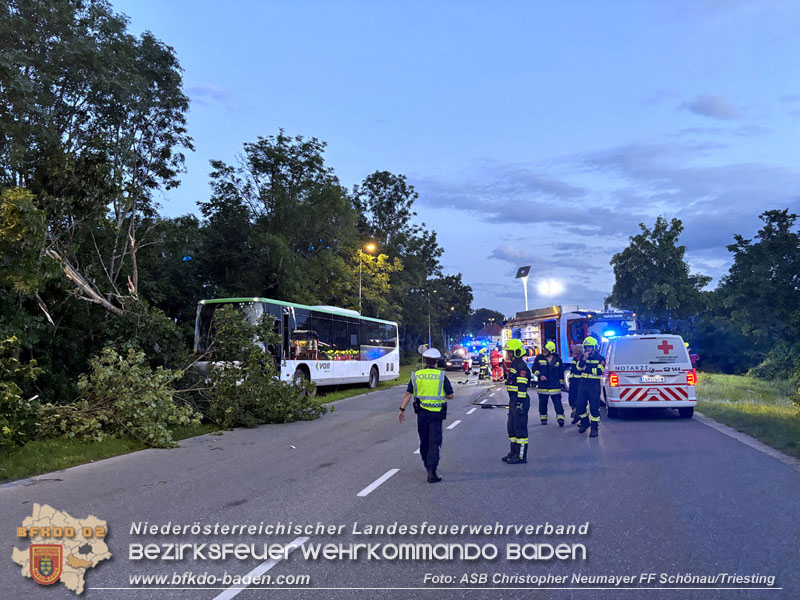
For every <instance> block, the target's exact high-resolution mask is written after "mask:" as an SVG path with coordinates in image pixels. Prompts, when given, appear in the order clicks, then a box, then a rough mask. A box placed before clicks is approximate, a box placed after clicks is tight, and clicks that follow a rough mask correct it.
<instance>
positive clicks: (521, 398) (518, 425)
mask: <svg viewBox="0 0 800 600" xmlns="http://www.w3.org/2000/svg"><path fill="white" fill-rule="evenodd" d="M506 350H507V351H508V353H509V355H510V356H511V357H512V362H511V365H510V366H509V368H508V377H507V379H506V390H507V391H508V423H507V429H508V441H509V442H510V449H509V451H508V454H507V455H506V456H504V457H503V462H504V463H507V464H509V465H519V464H524V463H527V462H528V409H530V407H531V400H530V398H528V385H529V383H530V377H531V374H530V369H529V367H528V365H527V364H526V363H525V361H524V360H522V355H523V354H525V348H524V347H523V346H522V341H521V340H518V339H510V340H508V341H507V342H506Z"/></svg>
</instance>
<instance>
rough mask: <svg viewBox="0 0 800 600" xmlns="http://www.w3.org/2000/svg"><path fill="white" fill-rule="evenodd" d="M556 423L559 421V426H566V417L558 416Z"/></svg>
mask: <svg viewBox="0 0 800 600" xmlns="http://www.w3.org/2000/svg"><path fill="white" fill-rule="evenodd" d="M556 421H558V426H559V427H563V426H564V415H556Z"/></svg>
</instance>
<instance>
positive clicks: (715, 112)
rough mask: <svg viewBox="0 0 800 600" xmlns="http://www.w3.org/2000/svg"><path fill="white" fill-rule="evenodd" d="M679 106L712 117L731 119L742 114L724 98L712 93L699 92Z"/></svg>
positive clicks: (737, 117)
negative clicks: (698, 94)
mask: <svg viewBox="0 0 800 600" xmlns="http://www.w3.org/2000/svg"><path fill="white" fill-rule="evenodd" d="M680 108H682V109H685V110H688V111H689V112H693V113H694V114H696V115H701V116H703V117H710V118H712V119H721V120H732V119H739V118H741V116H742V114H741V113H740V112H739V110H737V109H736V108H734V106H733V105H732V104H731V103H730V102H728V101H727V100H726V99H725V98H723V97H722V96H716V95H713V94H701V95H700V96H697V97H696V98H695V99H694V100H691V101H690V102H684V103H683V104H681V105H680Z"/></svg>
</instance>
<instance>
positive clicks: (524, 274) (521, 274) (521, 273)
mask: <svg viewBox="0 0 800 600" xmlns="http://www.w3.org/2000/svg"><path fill="white" fill-rule="evenodd" d="M530 271H531V267H530V265H528V266H525V267H520V268H519V269H517V275H516V277H515V279H522V289H524V290H525V310H526V311H527V310H528V273H530Z"/></svg>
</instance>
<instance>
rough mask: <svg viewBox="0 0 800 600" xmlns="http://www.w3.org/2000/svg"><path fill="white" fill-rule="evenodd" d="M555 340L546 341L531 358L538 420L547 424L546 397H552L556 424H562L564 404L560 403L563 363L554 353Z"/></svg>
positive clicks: (562, 385) (562, 384)
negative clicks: (536, 395) (532, 358)
mask: <svg viewBox="0 0 800 600" xmlns="http://www.w3.org/2000/svg"><path fill="white" fill-rule="evenodd" d="M555 351H556V345H555V342H547V343H546V344H545V345H544V348H543V349H542V353H541V354H539V355H538V356H537V357H536V358H535V359H534V360H533V366H532V369H533V374H534V375H535V376H536V393H537V394H539V421H540V422H541V424H542V425H547V404H548V399H549V398H552V399H553V407H554V408H555V409H556V420H557V421H558V426H559V427H563V426H564V406H563V405H562V404H561V388H563V387H564V363H562V362H561V357H560V356H558V355H556V354H555Z"/></svg>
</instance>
